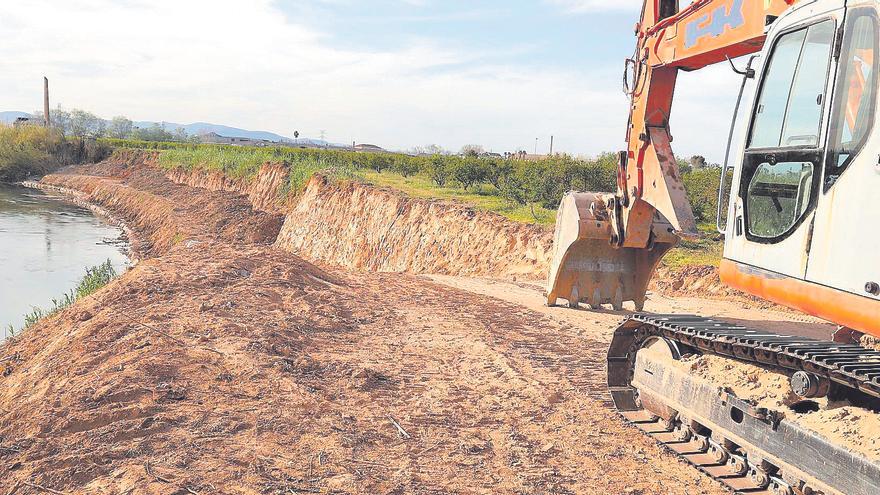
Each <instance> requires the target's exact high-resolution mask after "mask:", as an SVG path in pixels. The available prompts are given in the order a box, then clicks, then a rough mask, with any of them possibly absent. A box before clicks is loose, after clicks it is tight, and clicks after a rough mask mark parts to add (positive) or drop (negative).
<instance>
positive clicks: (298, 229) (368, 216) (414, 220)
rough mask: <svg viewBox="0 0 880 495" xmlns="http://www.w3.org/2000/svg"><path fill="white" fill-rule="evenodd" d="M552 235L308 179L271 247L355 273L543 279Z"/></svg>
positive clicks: (468, 211)
mask: <svg viewBox="0 0 880 495" xmlns="http://www.w3.org/2000/svg"><path fill="white" fill-rule="evenodd" d="M552 242H553V233H552V232H550V230H549V229H544V228H540V227H535V226H531V225H524V224H520V223H517V222H513V221H510V220H508V219H506V218H504V217H502V216H500V215H497V214H494V213H488V212H483V211H478V210H475V209H474V208H471V207H468V206H465V205H462V204H460V203H455V202H450V201H436V200H424V199H414V198H410V197H408V196H406V195H404V194H403V193H400V192H397V191H393V190H389V189H383V188H376V187H373V186H369V185H364V184H359V183H354V182H335V181H332V180H328V179H326V178H324V177H320V176H318V177H314V178H313V179H312V180H311V181H310V182H309V184H308V185H307V187H306V189H305V191H304V192H303V193H302V195H301V196H300V197H299V199H298V200H297V202H296V205H295V206H294V207H293V208H292V209H291V211H290V212H289V213H288V215H287V218H286V220H285V222H284V226H283V227H282V229H281V233H280V234H279V236H278V241H277V242H276V246H278V247H281V248H282V249H286V250H288V251H291V252H296V253H302V254H303V255H304V256H307V257H308V258H309V259H314V260H321V261H326V262H329V263H333V264H335V265H339V266H343V267H346V268H352V269H358V270H372V271H381V272H409V273H434V274H451V275H463V274H466V275H486V276H516V275H519V276H524V277H527V278H539V279H540V278H543V277H546V274H547V270H548V263H549V262H550V256H551V254H552V253H551V251H550V249H551V245H552Z"/></svg>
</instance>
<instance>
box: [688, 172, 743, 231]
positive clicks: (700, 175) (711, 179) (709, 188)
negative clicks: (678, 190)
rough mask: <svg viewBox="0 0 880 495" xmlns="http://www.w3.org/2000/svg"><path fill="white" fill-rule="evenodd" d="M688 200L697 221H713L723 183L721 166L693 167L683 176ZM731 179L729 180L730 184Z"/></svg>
mask: <svg viewBox="0 0 880 495" xmlns="http://www.w3.org/2000/svg"><path fill="white" fill-rule="evenodd" d="M681 178H682V181H683V182H684V188H685V190H686V191H687V197H688V200H689V201H690V202H691V207H692V208H693V209H694V218H695V219H696V220H697V222H711V221H713V220H714V219H715V216H716V213H717V211H718V185H719V184H720V183H721V168H720V167H711V168H702V169H693V170H691V171H690V172H688V173H684V174H682V176H681ZM730 182H731V181H729V180H728V181H727V184H728V185H730Z"/></svg>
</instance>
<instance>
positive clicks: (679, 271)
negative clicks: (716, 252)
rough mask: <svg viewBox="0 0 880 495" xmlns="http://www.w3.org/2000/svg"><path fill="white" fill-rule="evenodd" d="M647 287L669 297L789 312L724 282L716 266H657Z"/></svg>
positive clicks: (782, 307)
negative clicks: (713, 300) (729, 302)
mask: <svg viewBox="0 0 880 495" xmlns="http://www.w3.org/2000/svg"><path fill="white" fill-rule="evenodd" d="M649 288H650V289H651V290H655V291H658V292H660V293H662V294H665V295H667V296H670V297H680V296H694V297H702V298H712V299H724V300H727V301H737V302H740V303H744V304H747V305H750V306H756V307H760V308H767V309H775V310H780V311H786V312H790V311H792V310H790V309H788V308H786V307H784V306H780V305H778V304H775V303H773V302H770V301H767V300H766V299H761V298H759V297H756V296H753V295H751V294H746V293H745V292H741V291H739V290H736V289H734V288H732V287H728V286H727V285H724V283H722V282H721V276H720V274H719V272H718V267H716V266H684V267H677V268H674V269H673V268H669V267H666V266H661V267H660V268H658V269H657V273H656V274H655V275H654V278H653V279H652V280H651V284H650V286H649Z"/></svg>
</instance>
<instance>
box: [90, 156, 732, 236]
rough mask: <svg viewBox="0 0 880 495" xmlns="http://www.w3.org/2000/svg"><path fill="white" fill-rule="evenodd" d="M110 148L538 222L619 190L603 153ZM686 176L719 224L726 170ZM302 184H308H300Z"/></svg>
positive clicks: (689, 167)
mask: <svg viewBox="0 0 880 495" xmlns="http://www.w3.org/2000/svg"><path fill="white" fill-rule="evenodd" d="M103 141H104V142H107V143H108V144H110V145H113V146H116V147H129V148H142V149H154V150H169V151H164V152H163V154H162V156H161V157H160V159H161V161H162V162H163V163H164V164H165V165H166V166H181V167H184V168H187V169H192V168H195V167H198V168H207V169H215V170H221V171H223V172H224V173H227V174H229V175H233V176H238V177H249V176H253V175H255V174H256V173H257V171H258V170H259V166H260V165H261V164H262V163H265V162H277V163H285V164H287V165H288V166H290V167H291V169H297V170H298V169H300V168H302V169H307V170H310V171H329V172H332V171H337V172H338V171H341V172H344V173H343V174H342V175H344V176H348V175H351V172H357V171H358V170H362V171H363V170H368V171H372V172H375V173H378V174H382V173H396V174H399V175H401V176H403V177H414V176H420V177H422V178H424V179H426V180H427V181H430V183H431V185H432V187H437V188H448V189H460V190H464V191H466V192H470V193H475V194H482V195H497V196H500V197H501V198H503V199H504V200H506V201H507V202H509V203H511V204H512V205H517V206H525V207H530V208H531V209H532V212H533V216H535V218H536V219H537V215H535V212H534V208H535V207H536V206H538V205H540V206H542V207H544V208H547V209H551V210H553V209H556V208H557V207H558V205H559V202H560V200H561V198H562V196H563V195H565V193H567V192H568V191H572V190H577V191H596V192H609V191H614V190H616V188H617V155H616V154H613V153H603V154H601V155H599V156H598V157H595V158H575V157H572V156H568V155H554V156H547V157H544V158H540V159H536V160H515V159H509V158H504V157H499V156H493V155H491V154H487V153H484V152H481V151H479V150H478V149H474V148H469V149H465V150H463V152H462V153H459V154H451V153H449V152H446V151H444V150H442V149H441V148H439V147H437V146H428V147H425V148H424V149H426V150H430V151H433V153H432V154H425V153H424V152H422V153H420V154H416V153H409V154H406V153H372V152H368V153H364V152H354V151H347V150H339V149H335V150H334V149H329V150H327V149H316V148H308V149H302V148H294V147H260V148H249V147H239V146H229V145H217V144H202V145H198V144H187V143H173V142H147V141H137V142H135V141H130V140H109V139H105V140H103ZM679 169H680V171H681V175H682V179H683V181H684V183H685V187H686V189H687V192H688V197H689V199H690V201H691V204H692V205H693V208H694V214H695V216H696V218H697V221H698V222H708V221H712V220H713V219H714V214H715V210H716V205H717V188H718V182H719V180H720V168H719V167H718V166H715V165H709V164H706V162H705V159H703V158H702V157H693V158H691V159H679ZM300 182H302V181H298V183H300Z"/></svg>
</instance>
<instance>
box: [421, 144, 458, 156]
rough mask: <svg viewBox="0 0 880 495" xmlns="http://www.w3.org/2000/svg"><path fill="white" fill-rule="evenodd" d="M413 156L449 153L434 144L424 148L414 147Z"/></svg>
mask: <svg viewBox="0 0 880 495" xmlns="http://www.w3.org/2000/svg"><path fill="white" fill-rule="evenodd" d="M412 154H413V155H448V154H449V152H448V151H446V150H445V149H443V147H441V146H439V145H436V144H428V145H425V146H416V147H415V148H413V149H412Z"/></svg>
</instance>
